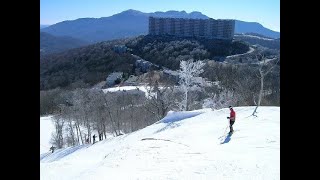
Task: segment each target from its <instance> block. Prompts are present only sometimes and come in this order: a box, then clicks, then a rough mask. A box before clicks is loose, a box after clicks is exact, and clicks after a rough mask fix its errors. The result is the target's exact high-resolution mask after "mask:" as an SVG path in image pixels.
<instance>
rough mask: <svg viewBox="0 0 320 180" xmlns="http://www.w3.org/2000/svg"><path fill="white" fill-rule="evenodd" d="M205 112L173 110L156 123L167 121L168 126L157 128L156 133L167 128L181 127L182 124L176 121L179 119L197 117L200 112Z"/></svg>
mask: <svg viewBox="0 0 320 180" xmlns="http://www.w3.org/2000/svg"><path fill="white" fill-rule="evenodd" d="M202 113H203V112H185V111H183V112H172V113H170V114H168V115H167V116H166V117H165V118H163V119H162V120H160V121H159V122H157V123H156V124H159V123H166V126H165V127H163V128H161V129H159V130H157V131H156V132H155V133H158V132H161V131H164V130H166V129H172V128H176V127H179V126H180V124H178V123H175V122H178V121H182V120H185V119H188V118H191V117H195V116H197V115H199V114H202Z"/></svg>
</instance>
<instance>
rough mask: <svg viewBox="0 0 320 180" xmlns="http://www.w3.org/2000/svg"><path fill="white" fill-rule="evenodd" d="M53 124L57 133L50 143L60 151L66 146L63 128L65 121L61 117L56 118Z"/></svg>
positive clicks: (53, 134)
mask: <svg viewBox="0 0 320 180" xmlns="http://www.w3.org/2000/svg"><path fill="white" fill-rule="evenodd" d="M53 123H54V126H55V131H54V132H53V133H52V137H51V140H50V141H51V142H50V143H51V144H52V145H54V146H56V147H57V148H59V149H60V148H63V146H64V141H63V128H64V123H65V120H64V119H63V118H61V117H59V116H55V117H54V118H53Z"/></svg>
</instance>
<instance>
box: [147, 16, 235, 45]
mask: <svg viewBox="0 0 320 180" xmlns="http://www.w3.org/2000/svg"><path fill="white" fill-rule="evenodd" d="M234 26H235V21H234V20H228V19H223V20H222V19H217V20H215V19H212V18H210V19H184V18H157V17H149V34H151V35H165V34H167V35H174V36H181V37H204V38H208V39H224V40H232V38H233V35H234Z"/></svg>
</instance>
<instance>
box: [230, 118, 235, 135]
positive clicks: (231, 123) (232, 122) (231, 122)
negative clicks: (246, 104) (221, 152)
mask: <svg viewBox="0 0 320 180" xmlns="http://www.w3.org/2000/svg"><path fill="white" fill-rule="evenodd" d="M234 122H235V121H232V120H230V132H233V128H232V125H233V124H234Z"/></svg>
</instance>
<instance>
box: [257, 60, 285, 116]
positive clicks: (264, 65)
mask: <svg viewBox="0 0 320 180" xmlns="http://www.w3.org/2000/svg"><path fill="white" fill-rule="evenodd" d="M256 58H257V59H258V60H259V59H261V61H260V62H259V63H258V64H259V74H258V77H259V78H260V91H259V96H258V102H257V103H256V105H257V106H256V108H255V109H254V111H253V113H252V116H257V115H256V113H257V109H258V107H259V106H260V103H261V99H262V95H263V86H264V79H265V76H266V75H267V74H268V73H269V72H270V71H271V70H272V69H273V68H274V67H275V66H276V65H277V64H278V62H279V61H280V58H277V62H276V63H275V64H272V65H269V64H270V63H269V62H271V61H272V60H274V59H266V58H265V56H263V55H260V56H257V57H256Z"/></svg>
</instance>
